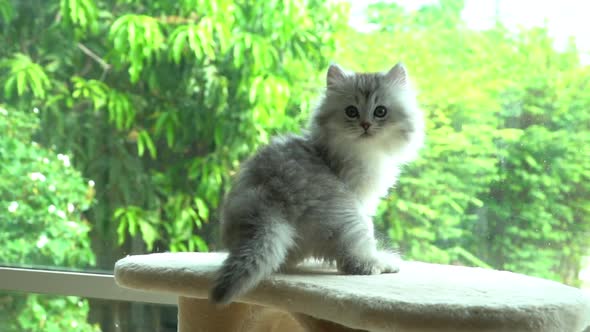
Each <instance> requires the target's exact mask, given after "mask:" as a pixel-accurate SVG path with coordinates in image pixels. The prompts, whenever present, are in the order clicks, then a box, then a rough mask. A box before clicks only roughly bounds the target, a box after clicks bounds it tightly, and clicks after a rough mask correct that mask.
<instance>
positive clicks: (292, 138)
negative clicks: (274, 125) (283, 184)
mask: <svg viewBox="0 0 590 332" xmlns="http://www.w3.org/2000/svg"><path fill="white" fill-rule="evenodd" d="M327 171H329V168H328V167H327V165H326V163H325V162H324V160H323V159H322V158H321V157H320V154H319V153H318V152H317V151H316V149H315V148H314V147H313V145H312V144H311V143H310V142H309V141H308V139H307V138H306V137H303V136H298V135H294V134H287V135H281V136H276V137H273V138H272V140H271V142H270V143H269V144H267V145H266V146H264V147H262V148H260V150H258V151H257V152H256V154H255V155H254V156H252V157H251V158H250V159H249V160H247V161H246V162H245V163H244V164H243V165H242V171H241V176H242V177H247V178H248V179H249V180H250V181H254V182H262V183H267V182H268V181H269V180H270V179H272V178H273V177H275V176H278V177H281V178H283V179H285V180H288V179H291V178H293V177H296V178H307V177H309V175H310V172H315V173H317V172H320V173H324V172H327Z"/></svg>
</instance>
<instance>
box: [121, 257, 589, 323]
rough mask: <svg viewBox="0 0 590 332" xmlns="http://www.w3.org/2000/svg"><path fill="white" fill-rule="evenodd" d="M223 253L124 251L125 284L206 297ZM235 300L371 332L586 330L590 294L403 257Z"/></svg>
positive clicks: (281, 281)
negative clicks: (394, 264) (371, 272)
mask: <svg viewBox="0 0 590 332" xmlns="http://www.w3.org/2000/svg"><path fill="white" fill-rule="evenodd" d="M224 257H225V255H224V254H221V253H158V254H149V255H137V256H128V257H126V258H123V259H121V260H119V261H118V262H117V264H116V266H115V278H116V281H117V283H118V284H119V285H120V286H122V287H127V288H133V289H140V290H148V291H155V292H165V293H173V294H177V295H179V296H183V297H193V298H206V297H207V294H208V290H209V284H210V281H211V277H212V276H213V274H214V273H215V271H216V270H217V269H218V268H219V266H220V264H221V262H222V260H223V259H224ZM237 301H238V302H242V303H250V304H256V305H263V306H270V307H274V308H277V309H280V310H284V311H288V312H295V313H303V314H306V315H309V316H313V317H315V318H320V319H324V320H328V321H333V322H337V323H339V324H342V325H344V326H347V327H350V328H355V329H363V330H370V331H411V332H414V331H416V332H417V331H421V332H422V331H438V332H445V331H531V332H532V331H535V332H544V331H547V332H569V331H571V332H582V331H588V332H590V328H589V326H590V299H589V298H588V297H587V296H586V295H584V294H583V293H582V292H581V291H580V290H578V289H576V288H573V287H568V286H565V285H562V284H560V283H557V282H552V281H548V280H544V279H539V278H533V277H528V276H524V275H520V274H515V273H510V272H503V271H492V270H485V269H480V268H468V267H459V266H446V265H437V264H426V263H418V262H404V263H402V266H401V271H400V272H399V273H396V274H383V275H376V276H345V275H340V274H338V273H337V272H336V271H334V270H331V269H329V268H327V267H321V266H318V265H313V264H312V263H309V264H307V265H304V266H302V267H301V268H298V269H296V270H293V271H289V273H286V274H276V275H273V276H272V277H271V278H270V279H268V280H265V281H263V282H262V283H261V284H260V285H259V286H258V287H257V288H256V289H254V290H253V291H252V292H250V293H249V294H247V295H245V296H243V297H241V298H239V299H237Z"/></svg>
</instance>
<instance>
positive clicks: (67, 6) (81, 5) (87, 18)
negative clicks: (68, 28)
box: [60, 0, 98, 32]
mask: <svg viewBox="0 0 590 332" xmlns="http://www.w3.org/2000/svg"><path fill="white" fill-rule="evenodd" d="M60 12H61V16H62V17H64V18H65V19H66V20H67V21H68V22H71V23H72V24H73V25H74V26H77V27H79V28H81V30H82V31H86V30H90V31H92V32H96V31H97V29H98V22H97V21H98V8H97V6H96V3H95V2H94V0H61V1H60Z"/></svg>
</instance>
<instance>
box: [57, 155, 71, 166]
mask: <svg viewBox="0 0 590 332" xmlns="http://www.w3.org/2000/svg"><path fill="white" fill-rule="evenodd" d="M57 159H59V160H61V161H62V162H63V163H64V166H65V167H70V165H71V163H70V157H68V156H67V155H65V154H61V153H60V154H58V155H57Z"/></svg>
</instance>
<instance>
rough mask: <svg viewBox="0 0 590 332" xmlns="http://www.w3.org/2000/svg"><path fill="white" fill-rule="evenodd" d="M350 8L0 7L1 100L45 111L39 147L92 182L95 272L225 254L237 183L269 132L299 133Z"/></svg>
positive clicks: (83, 3) (315, 3) (115, 3)
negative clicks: (146, 255)
mask: <svg viewBox="0 0 590 332" xmlns="http://www.w3.org/2000/svg"><path fill="white" fill-rule="evenodd" d="M345 11H346V6H344V5H342V4H337V3H332V2H325V1H321V0H311V1H303V0H286V1H265V2H252V1H245V0H235V1H232V0H214V1H208V0H207V1H205V0H181V1H177V2H172V1H160V2H150V1H131V0H102V1H98V0H61V1H59V2H58V1H38V0H29V1H16V0H13V1H9V0H0V17H2V23H0V44H1V45H3V46H5V47H3V48H1V49H0V59H2V63H3V64H2V67H1V69H0V89H1V90H0V91H1V92H2V94H1V96H2V100H3V101H4V102H5V103H6V104H7V105H9V106H10V107H12V108H14V109H22V110H25V109H27V110H29V109H33V108H35V107H36V108H37V109H38V110H39V117H40V123H41V126H40V128H39V130H38V131H37V134H36V138H35V139H36V141H37V142H38V143H39V145H40V146H43V147H55V149H57V150H58V151H70V152H71V153H72V154H73V157H74V158H73V159H72V163H73V166H74V167H75V168H76V169H77V170H80V171H81V172H82V174H83V175H84V176H85V177H86V178H88V179H91V180H92V181H93V182H94V183H95V187H94V190H95V204H93V205H92V207H90V209H89V210H88V211H87V212H86V213H85V215H86V216H87V218H88V220H89V222H90V224H91V226H92V228H91V233H90V234H91V238H92V249H93V252H94V253H95V257H96V264H97V267H99V268H103V269H105V268H106V269H111V268H112V266H113V263H114V262H115V261H116V260H117V259H119V258H120V257H122V256H123V255H124V254H127V253H132V252H146V251H164V250H172V251H178V250H183V251H185V250H186V251H195V250H198V251H206V250H209V249H211V248H215V247H216V235H215V229H216V225H215V223H213V222H212V221H214V220H215V218H216V217H215V213H214V211H215V208H216V206H217V204H218V202H219V200H220V197H221V196H222V195H223V192H224V191H225V189H226V187H227V185H228V183H229V179H230V177H231V176H232V174H233V173H234V172H235V170H236V168H237V167H238V165H239V161H240V160H242V159H244V158H245V157H246V156H247V155H249V154H250V153H251V151H252V149H253V148H255V147H256V146H257V145H259V144H261V143H264V142H266V141H267V140H268V137H269V136H270V135H273V134H275V133H278V132H282V131H285V130H293V131H296V130H298V128H299V125H300V123H301V120H302V119H304V118H305V115H306V114H305V113H306V112H307V111H308V110H309V108H310V107H309V105H310V102H311V100H312V98H315V97H316V95H317V90H318V86H316V84H317V82H318V81H321V79H319V78H318V73H319V72H320V71H321V72H323V70H324V69H325V68H326V67H327V65H328V59H330V57H331V54H332V53H333V49H334V47H335V41H334V38H332V35H333V32H334V31H337V30H339V29H340V28H341V26H343V25H344V24H345V23H346V19H345V17H344V16H345V15H344V13H345ZM322 76H323V73H322ZM20 250H26V249H24V248H20ZM92 308H93V310H94V309H96V308H98V304H97V303H94V304H93V305H92ZM107 310H108V309H107ZM121 310H124V309H121ZM105 317H107V318H105V321H108V315H106V316H105Z"/></svg>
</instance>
